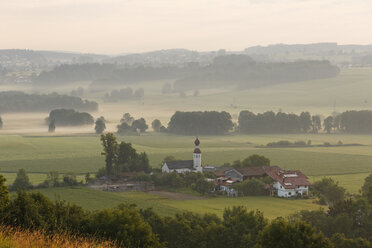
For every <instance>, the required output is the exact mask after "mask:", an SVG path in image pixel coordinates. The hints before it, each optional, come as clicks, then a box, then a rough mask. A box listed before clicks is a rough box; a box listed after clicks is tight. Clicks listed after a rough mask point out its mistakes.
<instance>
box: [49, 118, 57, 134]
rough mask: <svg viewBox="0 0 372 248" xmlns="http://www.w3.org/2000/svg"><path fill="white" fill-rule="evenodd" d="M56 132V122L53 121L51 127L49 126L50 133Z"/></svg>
mask: <svg viewBox="0 0 372 248" xmlns="http://www.w3.org/2000/svg"><path fill="white" fill-rule="evenodd" d="M55 130H56V120H55V119H52V120H51V121H50V123H49V126H48V132H49V133H54V131H55Z"/></svg>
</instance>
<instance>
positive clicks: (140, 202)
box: [40, 187, 321, 218]
mask: <svg viewBox="0 0 372 248" xmlns="http://www.w3.org/2000/svg"><path fill="white" fill-rule="evenodd" d="M40 192H42V193H43V194H45V195H46V196H48V197H50V198H51V199H55V200H66V201H67V202H74V203H76V204H78V205H81V206H82V207H84V208H86V209H89V210H97V209H102V208H113V207H115V206H117V205H119V204H121V203H125V204H136V205H137V206H138V207H139V208H149V207H151V208H152V209H154V211H156V212H157V213H159V214H160V215H163V216H172V215H174V214H176V213H180V212H182V211H191V212H194V213H200V214H203V213H215V214H217V215H219V216H222V213H223V211H224V209H225V208H228V207H232V206H238V205H239V206H245V207H247V208H248V209H249V210H260V211H262V212H263V213H264V214H265V216H266V217H267V218H276V217H279V216H288V215H290V214H293V213H295V212H298V211H300V210H316V209H320V208H321V206H319V205H317V204H314V203H313V202H312V201H313V200H288V199H279V198H272V197H269V196H262V197H239V198H226V197H215V198H206V199H200V200H185V201H182V200H173V199H168V198H162V197H159V196H155V195H152V194H149V193H144V192H120V193H118V192H103V191H96V190H93V189H90V188H87V187H69V188H53V189H42V190H40Z"/></svg>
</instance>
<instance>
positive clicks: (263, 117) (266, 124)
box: [238, 110, 372, 133]
mask: <svg viewBox="0 0 372 248" xmlns="http://www.w3.org/2000/svg"><path fill="white" fill-rule="evenodd" d="M238 125H239V126H238V129H239V131H240V132H242V133H318V132H319V131H321V130H324V131H325V132H327V133H331V132H334V131H337V132H341V133H372V111H370V110H361V111H356V110H353V111H345V112H343V113H341V114H335V115H334V116H328V117H326V118H324V120H323V123H322V121H321V118H320V116H317V115H313V116H311V115H310V113H309V112H302V113H301V114H300V115H296V114H287V113H283V112H277V113H274V112H273V111H267V112H264V113H258V114H255V113H253V112H250V111H246V110H245V111H241V112H240V114H239V118H238Z"/></svg>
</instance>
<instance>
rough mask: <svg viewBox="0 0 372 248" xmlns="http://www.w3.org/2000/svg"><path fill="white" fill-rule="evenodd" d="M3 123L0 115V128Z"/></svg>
mask: <svg viewBox="0 0 372 248" xmlns="http://www.w3.org/2000/svg"><path fill="white" fill-rule="evenodd" d="M3 125H4V123H3V119H2V118H1V116H0V129H2V128H3Z"/></svg>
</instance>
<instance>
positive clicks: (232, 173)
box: [225, 166, 266, 182]
mask: <svg viewBox="0 0 372 248" xmlns="http://www.w3.org/2000/svg"><path fill="white" fill-rule="evenodd" d="M264 176H266V172H265V170H264V167H261V166H255V167H246V168H236V169H231V170H228V171H225V177H229V178H232V179H235V180H236V181H239V182H241V181H244V180H246V179H251V178H262V177H264Z"/></svg>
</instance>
